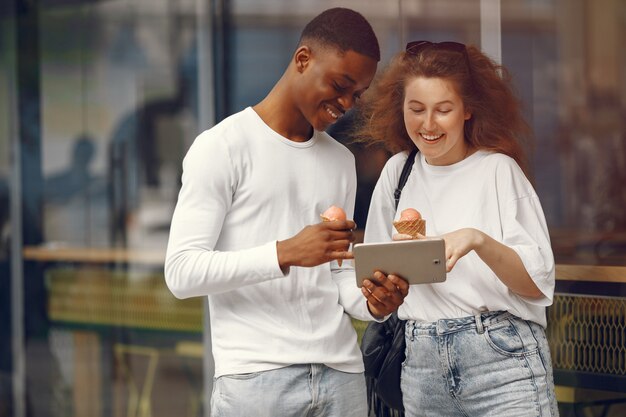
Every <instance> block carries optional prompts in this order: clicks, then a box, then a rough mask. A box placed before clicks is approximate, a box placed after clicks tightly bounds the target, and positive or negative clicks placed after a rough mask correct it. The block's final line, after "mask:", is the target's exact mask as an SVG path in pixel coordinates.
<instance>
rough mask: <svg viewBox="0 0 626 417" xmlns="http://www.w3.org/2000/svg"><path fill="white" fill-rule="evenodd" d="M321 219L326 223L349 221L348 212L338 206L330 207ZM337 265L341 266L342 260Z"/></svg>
mask: <svg viewBox="0 0 626 417" xmlns="http://www.w3.org/2000/svg"><path fill="white" fill-rule="evenodd" d="M320 217H321V218H322V221H325V222H332V221H334V220H347V217H346V212H345V211H344V210H343V209H342V208H341V207H337V206H330V207H328V208H327V209H326V211H325V212H324V213H322V214H320ZM337 264H338V265H339V266H341V264H342V260H341V259H337Z"/></svg>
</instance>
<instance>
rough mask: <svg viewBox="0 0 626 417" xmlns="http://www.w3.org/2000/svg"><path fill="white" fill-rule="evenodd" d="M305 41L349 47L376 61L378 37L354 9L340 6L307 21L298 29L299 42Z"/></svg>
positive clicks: (343, 49) (344, 48) (348, 48)
mask: <svg viewBox="0 0 626 417" xmlns="http://www.w3.org/2000/svg"><path fill="white" fill-rule="evenodd" d="M306 41H314V42H319V43H320V44H322V45H326V46H334V47H336V48H338V49H339V50H341V51H342V52H346V51H349V50H352V51H354V52H357V53H359V54H362V55H365V56H368V57H370V58H372V59H374V60H376V62H378V61H380V48H379V46H378V39H377V38H376V34H375V33H374V30H373V29H372V26H371V25H370V24H369V22H368V21H367V20H366V19H365V18H364V17H363V16H362V15H361V14H360V13H358V12H355V11H354V10H351V9H346V8H343V7H336V8H333V9H328V10H326V11H324V12H322V13H320V14H319V15H317V17H315V18H314V19H313V20H311V21H310V22H309V23H308V24H307V25H306V26H305V27H304V29H303V30H302V35H301V36H300V42H299V43H298V44H299V45H302V44H303V43H305V42H306Z"/></svg>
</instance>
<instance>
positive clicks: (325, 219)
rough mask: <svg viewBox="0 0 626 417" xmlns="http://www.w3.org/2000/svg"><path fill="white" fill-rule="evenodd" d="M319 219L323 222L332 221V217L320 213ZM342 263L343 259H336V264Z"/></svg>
mask: <svg viewBox="0 0 626 417" xmlns="http://www.w3.org/2000/svg"><path fill="white" fill-rule="evenodd" d="M320 219H322V221H323V222H332V221H333V220H332V219H329V218H328V217H326V216H322V215H321V214H320ZM342 263H343V259H337V265H339V266H341V264H342Z"/></svg>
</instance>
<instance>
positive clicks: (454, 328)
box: [405, 311, 514, 336]
mask: <svg viewBox="0 0 626 417" xmlns="http://www.w3.org/2000/svg"><path fill="white" fill-rule="evenodd" d="M510 317H514V316H513V315H512V314H511V313H509V312H507V311H487V312H484V313H479V314H476V315H475V316H466V317H459V318H454V319H440V320H437V321H432V322H418V321H414V320H407V322H406V328H405V329H406V333H407V334H412V335H413V336H417V335H431V336H436V335H442V334H446V333H454V332H458V331H462V330H469V329H476V331H477V332H478V333H483V332H484V329H485V328H487V327H489V326H491V325H494V324H495V323H498V322H501V321H503V320H507V319H509V318H510Z"/></svg>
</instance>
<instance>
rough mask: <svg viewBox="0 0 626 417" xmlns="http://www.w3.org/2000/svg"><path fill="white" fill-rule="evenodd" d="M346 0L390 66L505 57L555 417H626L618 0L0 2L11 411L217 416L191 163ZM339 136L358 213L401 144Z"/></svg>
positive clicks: (625, 27)
mask: <svg viewBox="0 0 626 417" xmlns="http://www.w3.org/2000/svg"><path fill="white" fill-rule="evenodd" d="M335 6H344V7H350V8H353V9H355V10H358V11H360V12H361V13H362V14H363V15H364V16H366V17H367V18H368V19H369V20H370V22H371V23H372V25H373V26H374V29H375V31H376V33H377V34H378V37H379V40H380V44H381V50H382V55H383V56H382V61H381V65H380V67H382V66H384V65H385V64H386V63H387V62H388V60H389V58H390V57H391V56H392V55H394V54H395V53H396V52H398V51H399V50H401V49H402V48H403V46H404V44H405V43H406V42H407V41H408V40H416V39H428V40H432V41H443V40H453V41H458V42H463V43H467V44H475V45H477V46H479V47H481V48H482V49H483V50H484V51H486V52H487V53H489V54H490V55H491V56H492V57H493V58H494V59H496V60H498V61H500V62H502V63H503V64H504V65H506V66H507V67H508V68H509V70H510V71H511V73H512V74H513V77H514V80H515V84H516V87H517V90H518V92H519V94H520V97H521V99H522V101H523V104H524V108H525V112H526V117H527V120H528V121H529V122H530V124H531V126H532V127H533V129H534V132H535V136H536V138H535V143H534V147H533V149H532V156H533V157H532V173H533V176H534V178H533V180H534V184H535V187H536V189H537V192H538V194H539V197H540V199H541V201H542V204H543V208H544V211H545V214H546V217H547V221H548V225H549V228H550V234H551V239H552V244H553V249H554V253H555V256H556V261H557V264H558V265H557V293H558V294H557V297H556V298H555V303H554V305H553V306H552V307H550V309H549V310H548V314H549V328H548V334H549V337H550V344H551V348H552V355H553V360H554V366H555V379H556V384H557V385H558V388H557V391H558V400H559V403H560V408H561V412H562V415H577V416H591V415H598V416H600V415H602V416H623V415H626V402H625V401H626V400H625V399H624V398H625V397H626V394H625V392H626V376H625V375H626V301H625V300H626V289H625V288H626V209H625V208H624V207H626V54H624V52H623V46H624V45H623V44H624V40H626V2H624V1H623V0H506V1H500V0H344V1H332V0H318V1H310V0H2V2H0V417H4V416H16V417H23V416H54V417H57V416H76V417H79V416H81V417H83V416H84V417H108V416H116V417H117V416H120V417H121V416H133V417H149V416H154V417H157V416H165V417H171V416H203V415H205V416H206V415H208V411H207V409H206V407H204V404H206V401H207V400H208V396H209V395H210V391H211V385H212V382H211V381H212V362H211V356H210V340H208V330H209V329H208V324H207V320H206V317H207V316H206V314H207V313H206V310H205V307H206V306H205V305H204V301H203V300H201V299H192V300H185V301H179V300H176V299H174V297H173V296H171V295H170V293H169V291H168V290H167V288H166V287H165V285H164V282H163V272H162V269H163V258H164V253H165V247H166V241H167V236H168V229H169V221H170V219H171V215H172V211H173V208H174V204H175V202H176V198H177V192H178V189H179V186H180V175H181V161H182V158H183V156H184V154H185V152H186V150H187V148H188V147H189V145H190V144H191V142H192V140H193V139H194V138H195V136H196V135H197V134H198V133H199V132H201V131H202V130H204V129H207V128H209V127H211V126H212V125H214V124H215V123H216V122H219V121H220V120H222V119H223V118H224V117H226V116H228V115H230V114H232V113H234V112H237V111H239V110H241V109H243V108H244V107H246V106H248V105H252V104H255V103H256V102H258V101H259V100H260V99H261V98H262V97H264V96H265V94H266V93H267V92H268V91H269V89H270V88H271V87H272V85H273V84H274V83H275V82H276V81H277V79H278V77H279V76H280V75H281V73H282V71H283V70H284V68H285V67H286V65H287V62H288V60H289V58H290V56H291V53H292V52H293V50H294V49H295V46H296V43H297V40H298V36H299V33H300V30H301V29H302V27H303V26H304V24H306V22H307V21H309V20H310V19H311V18H312V17H313V16H315V15H316V14H318V13H319V12H321V11H322V10H324V9H326V8H329V7H335ZM347 122H349V120H347ZM342 127H343V126H341V125H339V126H335V127H333V132H332V133H333V134H334V135H335V136H336V137H337V138H338V139H339V140H341V141H344V142H345V143H348V141H349V137H347V136H346V135H345V134H344V133H343V131H342ZM348 146H349V148H350V149H351V150H352V151H353V152H354V154H355V157H356V161H357V169H358V179H359V185H358V193H357V206H356V213H355V220H356V222H357V224H359V225H361V226H363V225H364V224H365V220H366V218H367V209H368V204H369V198H370V195H371V191H372V189H373V186H374V183H375V181H376V179H377V177H378V174H379V172H380V169H381V168H382V166H383V164H384V163H385V161H386V160H387V158H388V157H389V155H388V154H387V153H385V152H384V151H381V150H373V149H369V150H364V149H362V148H359V147H357V146H354V145H348ZM355 326H356V327H357V329H362V323H357V322H355Z"/></svg>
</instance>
